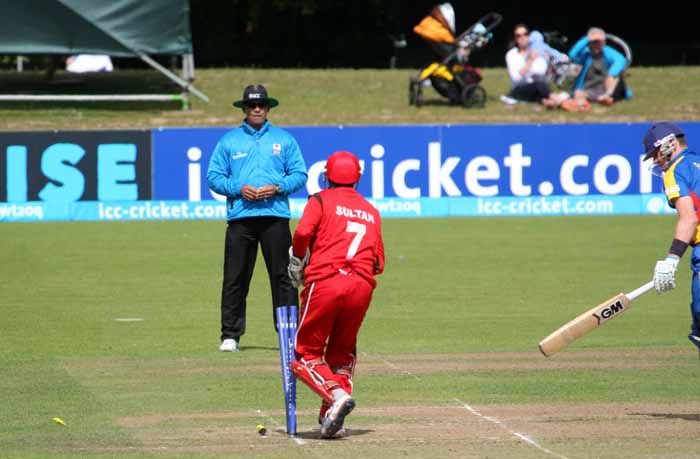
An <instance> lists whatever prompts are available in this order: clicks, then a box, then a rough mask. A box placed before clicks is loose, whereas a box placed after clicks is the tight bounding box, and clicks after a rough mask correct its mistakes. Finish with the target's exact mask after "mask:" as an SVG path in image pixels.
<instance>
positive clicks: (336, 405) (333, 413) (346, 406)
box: [321, 395, 355, 439]
mask: <svg viewBox="0 0 700 459" xmlns="http://www.w3.org/2000/svg"><path fill="white" fill-rule="evenodd" d="M354 408H355V400H354V399H353V398H352V397H350V396H349V395H343V396H342V397H340V398H339V399H338V400H336V401H335V402H333V404H332V405H331V407H330V408H329V409H328V412H327V413H326V417H324V418H323V422H322V423H321V438H326V439H329V438H336V434H337V433H338V432H339V431H340V430H341V429H343V423H344V422H345V416H347V415H348V414H350V412H351V411H352V410H353V409H354Z"/></svg>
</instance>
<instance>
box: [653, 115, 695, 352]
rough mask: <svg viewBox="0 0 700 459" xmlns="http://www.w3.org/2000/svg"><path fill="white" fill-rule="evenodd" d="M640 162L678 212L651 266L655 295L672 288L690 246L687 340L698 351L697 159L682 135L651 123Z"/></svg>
mask: <svg viewBox="0 0 700 459" xmlns="http://www.w3.org/2000/svg"><path fill="white" fill-rule="evenodd" d="M643 143H644V151H645V152H646V156H645V157H644V159H649V158H651V159H653V161H654V165H655V166H656V167H658V169H659V172H660V173H661V174H660V175H662V176H663V179H664V192H665V193H666V198H667V199H668V204H669V206H671V207H673V208H674V209H676V211H677V212H678V221H677V222H676V230H675V233H674V236H673V241H672V242H671V247H670V248H669V250H668V255H667V256H666V258H665V259H664V260H660V261H658V262H656V266H655V267H654V288H655V289H656V291H658V292H659V293H661V292H665V291H666V290H670V289H672V288H675V287H676V277H675V276H676V268H677V267H678V261H679V260H680V258H681V257H682V256H683V254H684V253H685V251H686V249H687V248H688V246H689V245H690V246H692V252H693V253H692V256H691V259H690V268H691V269H692V271H693V282H692V286H691V297H692V301H691V303H690V313H691V316H692V322H691V327H690V334H689V335H688V339H689V340H690V342H692V343H693V344H695V346H697V347H698V349H699V350H700V332H699V331H698V324H699V322H700V274H699V273H700V247H699V246H698V242H700V228H699V226H698V222H699V217H700V197H699V196H698V193H700V156H698V155H697V154H696V153H694V152H692V151H690V150H688V144H687V143H686V140H685V134H684V133H683V131H682V130H681V129H680V128H679V127H678V126H676V125H674V124H670V123H657V124H654V125H653V126H652V127H651V128H649V130H648V131H647V133H646V135H645V136H644V142H643Z"/></svg>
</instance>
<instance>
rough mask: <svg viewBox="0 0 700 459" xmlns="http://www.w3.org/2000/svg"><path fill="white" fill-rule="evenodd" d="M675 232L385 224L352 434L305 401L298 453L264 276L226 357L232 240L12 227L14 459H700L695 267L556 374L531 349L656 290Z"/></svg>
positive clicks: (187, 226) (189, 231)
mask: <svg viewBox="0 0 700 459" xmlns="http://www.w3.org/2000/svg"><path fill="white" fill-rule="evenodd" d="M673 225H674V219H673V218H671V217H654V216H643V217H642V216H627V217H559V218H483V219H482V218H469V219H466V218H464V219H463V218H451V219H424V220H386V221H385V222H384V232H385V240H386V252H387V263H386V264H387V270H386V273H385V274H384V275H382V276H381V277H380V279H379V287H378V289H377V291H376V294H375V297H374V301H373V305H372V307H371V309H370V311H369V314H368V316H367V319H366V322H365V325H364V326H363V329H362V331H361V334H360V338H359V346H358V351H359V363H358V366H357V373H356V381H355V388H356V390H355V394H356V398H357V402H358V408H357V409H356V411H355V412H353V414H352V415H351V416H350V417H348V419H347V421H346V422H347V426H348V428H349V430H350V434H351V435H350V436H349V437H348V438H346V439H344V440H337V441H325V442H324V441H320V440H317V437H318V428H317V425H316V420H315V417H316V409H317V405H318V400H317V397H316V396H315V395H313V394H312V393H311V392H310V391H309V390H307V389H306V388H304V387H302V386H300V387H299V409H300V417H299V425H300V428H299V430H300V437H299V438H298V439H297V440H292V439H289V438H287V437H286V436H285V435H284V434H283V433H282V426H283V425H284V414H283V411H282V389H281V378H280V375H279V353H278V351H277V338H276V335H275V334H274V330H273V326H272V314H271V308H270V299H269V286H268V284H267V279H266V273H265V270H264V263H262V260H261V259H260V260H258V267H257V270H256V273H255V276H254V279H253V284H252V287H251V294H250V297H249V306H248V313H249V319H248V332H247V334H246V335H245V336H244V338H243V340H242V343H241V344H242V352H240V353H238V354H229V353H220V352H218V350H217V346H218V343H219V342H218V338H219V336H218V330H219V306H218V304H219V288H220V282H221V272H222V256H223V237H224V230H225V225H224V224H223V222H212V221H180V222H177V221H173V222H128V223H116V222H114V223H87V222H71V223H34V224H9V223H5V224H2V225H0V253H1V254H2V263H1V264H0V279H2V281H1V283H0V317H1V318H2V319H1V322H0V323H1V325H0V368H1V369H0V371H1V372H2V378H0V400H1V401H2V402H1V403H0V415H1V416H0V457H3V458H6V457H7V458H46V457H51V458H76V457H81V458H83V457H84V458H143V457H146V458H166V457H167V458H218V457H227V458H232V457H246V458H247V457H261V458H289V457H306V458H309V457H310V458H321V457H328V456H331V455H332V456H333V457H335V458H339V459H342V458H354V457H362V458H366V457H381V458H393V457H416V458H417V457H421V458H423V457H455V458H457V457H460V458H461V457H517V458H543V457H559V458H566V459H573V458H583V457H591V458H593V457H615V458H626V457H630V458H632V457H634V458H644V457H649V458H651V457H669V458H682V457H700V450H699V449H698V448H697V429H698V426H700V417H699V416H698V413H700V392H699V391H698V385H697V382H698V376H699V373H700V362H698V353H697V351H696V350H695V348H694V347H693V346H692V345H691V344H690V343H689V342H688V341H687V339H686V336H685V335H686V334H687V332H688V327H689V313H688V302H689V291H688V287H689V277H690V273H689V269H688V267H687V266H686V264H685V263H684V264H683V267H682V268H680V272H679V276H678V288H677V289H676V290H674V291H672V292H669V293H666V294H664V295H663V296H659V295H657V294H656V293H655V292H651V293H649V294H647V295H645V296H643V297H641V298H640V299H639V300H637V301H635V302H634V303H633V305H632V308H631V309H630V311H628V312H626V313H625V314H624V315H623V316H621V317H619V318H617V319H615V320H614V321H612V322H610V323H608V324H606V325H605V326H604V327H603V328H602V329H600V330H596V331H594V332H593V333H592V334H590V335H588V336H586V337H584V338H582V339H581V340H579V341H577V342H576V343H574V344H573V345H572V346H571V347H570V348H568V349H566V350H565V351H563V352H562V353H560V354H558V355H557V356H555V357H553V358H551V359H545V358H544V357H542V356H541V355H540V354H539V352H538V351H537V342H538V341H539V340H540V339H541V338H542V337H544V336H545V335H547V334H548V333H550V332H551V331H552V330H553V329H555V328H557V327H559V326H560V325H562V324H563V323H564V322H566V321H568V320H569V319H571V318H573V317H574V316H576V315H578V314H579V313H581V312H583V311H584V310H586V309H588V308H590V307H592V306H593V305H595V304H598V303H599V302H601V301H603V300H604V299H606V298H608V297H609V296H612V295H614V294H616V293H618V292H620V291H622V290H624V291H629V290H631V289H634V288H636V287H638V286H639V285H641V284H642V283H644V282H645V281H647V280H648V279H649V278H650V277H651V273H652V269H653V265H654V262H655V261H656V259H657V258H658V257H660V256H662V255H663V254H664V252H665V250H666V249H667V241H668V240H670V237H671V235H672V228H673ZM117 318H142V319H143V321H138V322H123V321H116V320H115V319H117ZM54 417H59V418H61V419H63V420H64V421H65V424H66V425H65V426H61V425H58V424H56V423H54V422H52V418H54ZM258 423H263V424H265V425H266V426H267V428H268V430H269V433H268V435H267V436H266V437H262V436H260V435H258V434H257V433H256V429H255V426H256V424H258ZM518 435H520V436H518ZM524 439H527V440H529V441H526V440H524Z"/></svg>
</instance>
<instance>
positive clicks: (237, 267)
mask: <svg viewBox="0 0 700 459" xmlns="http://www.w3.org/2000/svg"><path fill="white" fill-rule="evenodd" d="M278 104H279V101H278V100H277V99H274V98H272V97H268V95H267V90H266V89H265V87H264V86H262V85H250V86H247V87H246V88H245V90H244V91H243V98H242V99H241V100H238V101H236V102H234V103H233V105H234V106H235V107H240V108H242V110H243V113H245V120H244V121H243V124H241V126H240V127H238V128H236V129H233V130H231V131H229V132H227V133H226V134H224V136H223V137H222V138H221V139H220V140H219V142H218V143H217V145H216V148H215V149H214V152H213V153H212V157H211V161H210V162H209V170H208V171H207V183H208V184H209V188H211V189H212V190H213V191H215V192H216V193H219V194H222V195H225V196H226V205H227V217H226V219H227V221H228V227H227V229H226V244H225V253H224V280H223V286H222V289H221V345H220V347H219V350H220V351H229V352H236V351H238V346H239V341H240V338H241V336H242V335H243V334H244V333H245V317H246V297H247V296H248V288H249V286H250V279H251V277H252V276H253V268H254V267H255V260H256V258H257V255H258V244H260V246H261V248H262V253H263V257H264V259H265V265H266V267H267V273H268V276H269V278H270V287H271V290H272V306H273V308H275V307H278V306H289V305H296V304H297V301H298V300H297V298H298V297H297V295H298V292H297V289H296V288H294V286H292V282H291V279H290V278H289V276H288V275H287V264H288V263H289V253H288V250H289V247H290V246H291V244H292V236H291V233H290V230H289V218H290V216H291V213H290V210H289V199H288V196H289V195H290V194H292V193H294V192H296V191H297V190H299V189H301V188H302V187H303V186H304V185H305V184H306V179H307V173H306V164H305V162H304V158H303V157H302V154H301V150H300V149H299V145H298V144H297V142H296V140H295V139H294V137H292V135H291V134H289V132H287V131H285V130H284V129H280V128H277V127H274V126H272V125H271V124H270V122H269V121H267V114H268V113H269V111H270V109H271V108H272V107H275V106H277V105H278ZM272 316H273V317H272V319H273V323H274V320H275V317H274V309H273V314H272Z"/></svg>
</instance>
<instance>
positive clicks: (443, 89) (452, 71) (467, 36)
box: [408, 3, 502, 107]
mask: <svg viewBox="0 0 700 459" xmlns="http://www.w3.org/2000/svg"><path fill="white" fill-rule="evenodd" d="M501 19H502V17H501V15H500V14H498V13H489V14H487V15H486V16H484V17H482V18H481V19H480V20H479V21H477V22H476V23H475V24H473V25H472V26H471V27H469V28H468V29H467V30H466V31H464V32H463V33H461V34H460V35H459V36H457V37H455V14H454V9H453V8H452V5H451V4H449V3H442V4H440V5H437V6H435V7H434V8H433V9H432V11H431V12H430V14H429V15H428V16H426V17H425V18H423V20H422V21H421V22H420V24H418V25H417V26H415V27H414V28H413V31H414V32H416V33H417V34H418V35H420V36H421V37H423V38H424V39H425V40H426V41H427V42H428V43H429V44H430V46H431V47H432V48H433V50H434V51H435V53H436V54H437V55H438V57H439V58H440V59H441V61H440V62H432V63H430V64H429V65H428V66H426V67H424V68H422V69H420V70H419V71H418V73H417V74H416V75H415V76H413V77H411V79H410V82H409V99H408V102H409V104H411V105H416V106H421V105H422V104H423V102H424V101H423V87H424V86H427V85H432V86H433V88H435V90H436V91H437V92H438V93H439V94H440V95H441V96H443V97H445V98H447V99H448V100H449V101H450V102H451V103H453V104H461V105H463V106H465V107H483V106H484V104H485V102H486V90H485V89H484V88H483V87H482V86H480V85H479V83H480V82H481V79H482V78H481V73H480V72H479V71H478V70H477V69H475V68H473V67H472V66H470V65H467V62H468V61H469V56H470V54H471V52H472V51H473V50H475V49H479V48H482V47H484V46H486V44H488V43H489V41H490V40H491V38H492V34H491V30H492V29H493V28H495V27H496V26H497V25H498V24H500V22H501Z"/></svg>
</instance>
